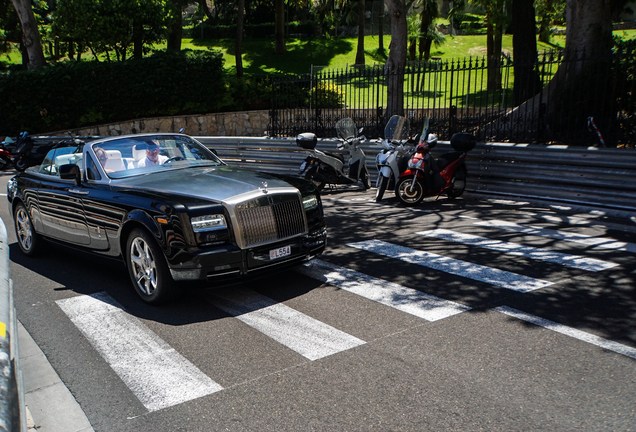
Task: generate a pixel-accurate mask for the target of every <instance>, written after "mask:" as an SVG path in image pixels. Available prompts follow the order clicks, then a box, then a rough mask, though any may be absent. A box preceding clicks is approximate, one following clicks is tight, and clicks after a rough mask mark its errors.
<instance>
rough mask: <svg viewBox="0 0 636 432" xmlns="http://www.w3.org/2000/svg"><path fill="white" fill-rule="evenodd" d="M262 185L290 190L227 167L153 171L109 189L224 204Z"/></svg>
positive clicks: (261, 175)
mask: <svg viewBox="0 0 636 432" xmlns="http://www.w3.org/2000/svg"><path fill="white" fill-rule="evenodd" d="M264 183H266V184H267V189H273V188H279V187H286V188H289V187H293V186H292V185H290V184H289V183H287V182H286V181H283V180H281V179H279V178H276V177H274V176H271V175H269V174H265V173H261V172H256V171H250V170H243V169H237V168H231V167H228V166H219V167H190V168H185V169H171V170H169V171H165V172H161V171H159V172H153V173H149V174H145V175H141V176H137V177H130V178H126V179H121V180H117V181H116V182H115V183H114V184H113V186H114V187H124V188H127V189H130V188H132V189H138V190H144V191H148V192H153V193H162V194H174V195H188V196H193V197H197V198H203V199H208V200H213V201H225V200H228V199H229V198H232V197H235V196H237V195H241V194H244V193H249V192H253V191H255V190H259V189H263V188H264V187H265V184H264Z"/></svg>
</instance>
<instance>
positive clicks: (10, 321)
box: [0, 220, 26, 432]
mask: <svg viewBox="0 0 636 432" xmlns="http://www.w3.org/2000/svg"><path fill="white" fill-rule="evenodd" d="M18 357H19V356H18V321H17V318H16V313H15V307H14V305H13V281H12V280H11V277H10V274H9V241H8V236H7V229H6V227H5V225H4V223H3V222H2V220H0V372H1V373H0V431H2V432H5V431H10V432H17V431H26V421H25V418H26V414H25V405H24V390H23V384H22V383H23V381H22V373H21V371H20V367H19V364H18Z"/></svg>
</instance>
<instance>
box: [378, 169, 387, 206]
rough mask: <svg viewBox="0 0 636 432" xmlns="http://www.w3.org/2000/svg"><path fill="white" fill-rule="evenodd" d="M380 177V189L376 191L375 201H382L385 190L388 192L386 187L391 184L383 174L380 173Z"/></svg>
mask: <svg viewBox="0 0 636 432" xmlns="http://www.w3.org/2000/svg"><path fill="white" fill-rule="evenodd" d="M379 176H380V177H379V178H378V189H377V190H376V192H375V201H376V202H380V201H381V200H382V197H383V196H384V192H386V187H387V186H388V185H389V179H388V178H386V177H384V176H383V175H382V174H379Z"/></svg>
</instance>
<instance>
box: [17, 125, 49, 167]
mask: <svg viewBox="0 0 636 432" xmlns="http://www.w3.org/2000/svg"><path fill="white" fill-rule="evenodd" d="M55 145H56V143H55V142H49V143H48V144H45V145H38V147H37V148H35V149H34V146H35V141H34V140H33V138H31V136H29V133H28V132H22V133H21V134H20V135H19V136H18V140H17V141H16V144H15V152H14V153H13V166H14V167H15V169H16V170H17V171H20V172H22V171H24V170H25V169H27V168H28V167H30V166H35V165H39V164H41V163H42V161H43V160H44V158H45V157H46V154H47V153H48V152H49V150H50V149H52V148H53V147H54V146H55Z"/></svg>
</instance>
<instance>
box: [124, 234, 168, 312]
mask: <svg viewBox="0 0 636 432" xmlns="http://www.w3.org/2000/svg"><path fill="white" fill-rule="evenodd" d="M126 266H127V267H128V274H129V275H130V280H131V281H132V283H133V286H134V287H135V291H136V292H137V294H138V295H139V296H140V297H141V298H142V299H143V300H144V301H145V302H146V303H149V304H154V305H156V304H161V303H165V302H166V301H168V300H170V299H173V298H174V297H175V295H176V287H175V282H174V280H173V279H172V276H171V275H170V270H169V268H168V263H167V262H166V259H165V256H164V254H163V252H162V251H161V249H160V248H159V245H158V244H157V241H156V240H155V239H154V238H153V237H152V235H150V233H149V232H148V231H146V230H144V229H141V228H135V229H133V230H132V231H131V233H130V235H129V236H128V240H127V242H126Z"/></svg>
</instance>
